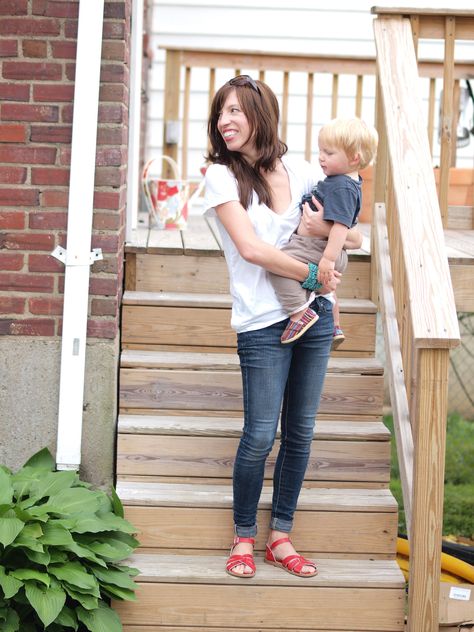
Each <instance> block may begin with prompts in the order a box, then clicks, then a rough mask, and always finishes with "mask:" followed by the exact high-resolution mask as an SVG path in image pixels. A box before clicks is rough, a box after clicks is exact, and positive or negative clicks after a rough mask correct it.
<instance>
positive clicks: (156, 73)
mask: <svg viewBox="0 0 474 632" xmlns="http://www.w3.org/2000/svg"><path fill="white" fill-rule="evenodd" d="M401 4H402V5H403V6H415V7H422V6H427V7H431V8H437V7H438V8H443V7H444V6H445V5H446V4H447V3H446V2H445V1H444V0H443V1H437V0H431V1H425V2H423V1H422V0H420V1H417V2H414V3H410V2H403V3H401ZM373 5H377V6H398V5H397V4H396V3H393V2H387V1H384V0H382V1H380V2H376V1H374V0H372V1H371V0H332V2H327V0H325V1H324V2H322V1H320V0H240V1H239V2H233V1H232V0H229V1H227V2H226V0H214V1H208V2H205V1H204V0H168V1H166V0H153V14H152V33H151V47H152V49H153V54H154V60H153V64H152V68H151V71H150V103H149V108H148V121H147V147H146V154H147V157H154V156H157V155H159V154H160V153H161V147H162V135H163V88H164V60H165V52H164V50H163V49H162V48H160V47H162V46H166V45H172V46H185V47H187V48H188V47H196V48H214V49H225V50H252V51H266V52H287V51H288V52H292V53H295V52H298V53H310V54H311V53H314V54H329V55H332V54H334V55H338V54H339V55H340V54H343V55H351V54H353V55H355V56H358V55H375V45H374V41H373V31H372V20H373V16H372V14H371V13H370V7H371V6H373ZM456 8H469V9H470V8H472V2H471V0H458V1H457V3H456ZM419 50H420V57H421V58H442V55H443V50H442V48H441V46H440V44H439V43H438V42H430V41H428V42H423V43H421V45H420V49H419ZM456 56H457V58H459V59H474V46H473V45H472V43H471V42H465V43H462V44H461V45H458V46H457V50H456ZM241 70H242V72H245V71H246V69H245V68H242V69H241ZM232 74H233V71H231V70H228V71H226V70H225V69H222V70H219V71H218V72H217V74H216V85H217V86H219V85H221V84H222V83H224V82H225V81H227V80H228V79H229V78H230V76H232ZM250 74H254V75H255V73H254V72H251V73H250ZM266 81H267V82H268V83H269V84H270V85H271V86H272V88H274V90H275V91H276V93H277V94H279V93H280V92H279V91H281V81H282V80H281V75H280V74H279V73H271V72H268V73H267V74H266ZM438 83H439V82H438ZM315 84H316V85H317V89H316V93H317V95H318V98H317V99H316V102H315V106H314V115H313V121H314V133H313V138H314V143H315V142H316V138H317V129H318V127H319V126H320V125H321V124H322V123H323V122H324V121H326V120H328V119H329V118H330V93H331V83H330V76H329V75H323V74H317V75H316V76H315ZM374 84H375V82H374V81H372V80H371V79H369V80H366V81H365V82H364V94H365V95H366V96H365V99H364V103H363V111H362V117H363V118H365V119H366V120H367V121H369V122H373V113H374V92H375V87H374ZM207 86H208V73H207V70H206V69H196V70H193V74H192V85H191V94H192V97H191V112H190V130H189V161H188V175H189V176H190V177H198V174H199V167H200V166H201V165H202V163H203V154H204V152H205V149H206V119H207V108H208V102H207ZM438 90H439V88H438ZM339 91H340V107H339V111H338V114H340V115H345V114H347V115H352V114H354V109H353V108H354V105H353V103H354V101H353V100H354V94H355V79H354V78H353V77H349V76H346V77H344V76H342V77H341V78H340V84H339ZM290 94H291V96H290V102H289V127H288V145H289V148H290V151H291V152H292V153H295V154H296V153H298V154H300V155H303V151H304V117H305V112H306V102H305V94H306V76H305V75H303V74H298V73H292V74H291V75H290ZM425 94H427V90H425ZM473 146H474V139H473V137H472V136H471V143H470V145H469V146H467V147H465V148H463V149H459V150H458V156H459V160H458V165H459V166H467V167H471V166H472V165H473ZM313 151H315V148H314V146H313ZM434 153H435V156H434V160H435V163H436V161H437V160H438V159H439V157H438V154H439V145H438V143H437V141H436V140H435V142H434Z"/></svg>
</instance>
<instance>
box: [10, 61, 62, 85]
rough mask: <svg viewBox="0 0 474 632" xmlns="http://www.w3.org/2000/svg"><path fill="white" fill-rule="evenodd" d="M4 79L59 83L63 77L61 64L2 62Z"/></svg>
mask: <svg viewBox="0 0 474 632" xmlns="http://www.w3.org/2000/svg"><path fill="white" fill-rule="evenodd" d="M3 76H4V77H5V79H30V80H33V79H34V80H37V81H45V80H49V81H51V80H53V81H59V80H60V79H62V76H63V67H62V65H61V64H53V63H51V62H35V61H4V62H3Z"/></svg>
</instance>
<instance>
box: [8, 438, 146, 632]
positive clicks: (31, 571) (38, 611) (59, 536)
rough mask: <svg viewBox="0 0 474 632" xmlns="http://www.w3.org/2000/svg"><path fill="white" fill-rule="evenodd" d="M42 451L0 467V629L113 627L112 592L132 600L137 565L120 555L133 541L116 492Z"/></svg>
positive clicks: (110, 631)
mask: <svg viewBox="0 0 474 632" xmlns="http://www.w3.org/2000/svg"><path fill="white" fill-rule="evenodd" d="M54 467H55V464H54V461H53V458H52V456H51V454H50V453H49V451H48V450H46V449H44V450H41V451H40V452H38V453H37V454H35V455H34V456H33V457H32V458H31V459H30V460H29V461H28V462H27V463H26V464H25V465H24V466H23V467H22V468H21V469H20V470H19V471H18V472H16V473H12V472H11V471H10V470H9V469H7V468H6V467H1V466H0V630H2V632H37V631H38V630H47V631H48V632H60V631H65V630H70V629H72V630H75V631H85V630H90V632H119V631H121V630H122V625H121V623H120V620H119V617H118V615H117V613H116V612H115V610H113V609H112V608H110V606H109V605H108V602H109V601H110V599H134V598H135V583H134V581H133V577H134V576H135V575H136V574H137V571H136V570H135V569H132V568H129V567H128V566H125V565H121V564H119V562H120V561H121V560H123V559H125V558H126V557H128V555H130V553H131V552H132V551H133V550H134V549H135V547H136V546H137V545H138V542H137V540H136V539H135V538H134V537H133V533H134V531H135V529H134V528H133V526H132V525H131V524H130V523H129V522H127V521H126V520H124V518H123V508H122V504H121V502H120V500H119V498H118V497H117V495H116V494H115V491H113V492H112V495H111V496H110V497H109V496H108V495H107V494H106V493H105V492H103V491H98V490H94V489H92V487H91V486H90V485H88V484H87V483H84V482H82V481H81V480H80V479H79V477H78V475H77V473H76V472H73V471H62V472H56V471H54Z"/></svg>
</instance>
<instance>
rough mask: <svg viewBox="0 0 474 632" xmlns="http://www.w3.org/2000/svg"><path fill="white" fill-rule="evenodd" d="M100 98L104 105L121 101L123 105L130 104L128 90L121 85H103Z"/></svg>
mask: <svg viewBox="0 0 474 632" xmlns="http://www.w3.org/2000/svg"><path fill="white" fill-rule="evenodd" d="M99 98H100V100H101V102H102V103H103V102H104V101H113V102H117V101H121V102H122V103H125V104H128V100H129V98H128V90H127V88H126V87H125V86H124V85H123V84H120V83H103V84H102V85H101V86H100V90H99Z"/></svg>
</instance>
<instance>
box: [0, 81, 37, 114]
mask: <svg viewBox="0 0 474 632" xmlns="http://www.w3.org/2000/svg"><path fill="white" fill-rule="evenodd" d="M29 98H30V86H28V85H25V84H21V83H0V99H2V100H3V101H28V100H29ZM5 108H6V105H3V106H2V113H3V112H4V111H5ZM2 118H3V119H5V116H3V117H2ZM12 120H14V121H16V120H17V119H16V118H14V117H13V119H12Z"/></svg>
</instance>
